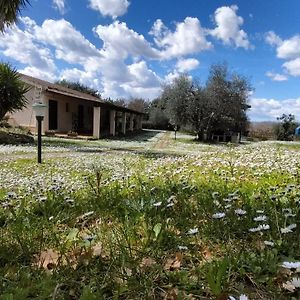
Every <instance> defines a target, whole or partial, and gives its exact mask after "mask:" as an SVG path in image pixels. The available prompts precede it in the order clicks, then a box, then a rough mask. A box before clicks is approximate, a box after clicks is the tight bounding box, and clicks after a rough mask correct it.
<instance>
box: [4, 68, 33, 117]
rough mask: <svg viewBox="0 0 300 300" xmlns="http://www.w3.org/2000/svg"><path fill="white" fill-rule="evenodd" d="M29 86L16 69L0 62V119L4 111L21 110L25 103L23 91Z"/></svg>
mask: <svg viewBox="0 0 300 300" xmlns="http://www.w3.org/2000/svg"><path fill="white" fill-rule="evenodd" d="M28 91H29V87H28V86H27V85H26V84H25V83H24V82H23V81H21V79H20V75H19V73H18V72H17V70H16V69H14V68H13V67H11V66H10V65H9V64H7V63H0V120H2V119H3V117H4V116H5V114H6V113H8V112H10V113H12V112H14V111H17V110H21V109H22V108H23V107H25V106H26V104H27V99H26V98H25V93H27V92H28Z"/></svg>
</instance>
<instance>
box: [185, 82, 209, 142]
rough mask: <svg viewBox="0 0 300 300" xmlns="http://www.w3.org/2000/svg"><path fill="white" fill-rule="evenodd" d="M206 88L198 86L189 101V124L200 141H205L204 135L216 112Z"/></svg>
mask: <svg viewBox="0 0 300 300" xmlns="http://www.w3.org/2000/svg"><path fill="white" fill-rule="evenodd" d="M209 103H210V101H209V98H208V95H207V93H206V91H205V88H203V87H201V86H199V85H197V86H195V89H194V90H193V92H192V96H191V97H189V99H188V122H189V124H190V126H191V129H192V130H193V131H194V132H195V133H196V134H197V138H198V140H199V141H203V140H204V134H205V133H206V131H207V128H208V127H209V124H210V121H211V118H212V117H213V115H214V112H213V111H212V109H211V106H210V104H209Z"/></svg>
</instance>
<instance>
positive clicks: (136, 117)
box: [134, 115, 140, 130]
mask: <svg viewBox="0 0 300 300" xmlns="http://www.w3.org/2000/svg"><path fill="white" fill-rule="evenodd" d="M139 117H140V116H139V115H135V128H134V129H135V130H139V119H140V118H139Z"/></svg>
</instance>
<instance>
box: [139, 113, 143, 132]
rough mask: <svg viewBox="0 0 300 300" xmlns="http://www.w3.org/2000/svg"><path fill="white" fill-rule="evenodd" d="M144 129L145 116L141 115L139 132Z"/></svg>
mask: <svg viewBox="0 0 300 300" xmlns="http://www.w3.org/2000/svg"><path fill="white" fill-rule="evenodd" d="M142 129H143V116H142V115H139V130H142Z"/></svg>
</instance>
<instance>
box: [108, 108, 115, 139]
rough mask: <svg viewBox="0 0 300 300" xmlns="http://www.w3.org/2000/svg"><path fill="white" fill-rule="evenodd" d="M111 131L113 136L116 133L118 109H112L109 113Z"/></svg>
mask: <svg viewBox="0 0 300 300" xmlns="http://www.w3.org/2000/svg"><path fill="white" fill-rule="evenodd" d="M109 133H110V134H111V135H112V136H115V135H116V111H115V110H111V111H110V113H109Z"/></svg>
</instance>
